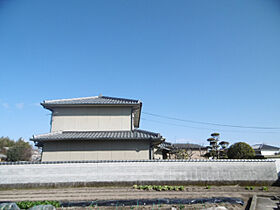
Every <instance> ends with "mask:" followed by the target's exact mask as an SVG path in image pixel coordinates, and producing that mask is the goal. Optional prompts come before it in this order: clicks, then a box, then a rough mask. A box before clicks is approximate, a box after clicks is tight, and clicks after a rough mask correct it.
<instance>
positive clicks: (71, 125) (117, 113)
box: [51, 106, 134, 132]
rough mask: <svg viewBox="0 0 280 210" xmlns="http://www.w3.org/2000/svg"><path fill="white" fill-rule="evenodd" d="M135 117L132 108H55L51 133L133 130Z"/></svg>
mask: <svg viewBox="0 0 280 210" xmlns="http://www.w3.org/2000/svg"><path fill="white" fill-rule="evenodd" d="M133 115H134V114H133V110H132V107H116V106H112V107H102V106H101V107H98V106H95V107H94V106H93V107H55V108H53V109H52V117H51V132H57V131H112V130H115V131H122V130H132V129H133V124H134V123H133Z"/></svg>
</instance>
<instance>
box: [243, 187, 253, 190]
mask: <svg viewBox="0 0 280 210" xmlns="http://www.w3.org/2000/svg"><path fill="white" fill-rule="evenodd" d="M245 189H246V190H254V189H255V187H254V186H246V187H245Z"/></svg>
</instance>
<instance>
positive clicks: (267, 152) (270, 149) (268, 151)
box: [252, 144, 280, 156]
mask: <svg viewBox="0 0 280 210" xmlns="http://www.w3.org/2000/svg"><path fill="white" fill-rule="evenodd" d="M252 148H253V149H254V150H255V153H256V155H263V156H272V155H277V154H280V148H279V147H275V146H271V145H267V144H255V145H253V146H252Z"/></svg>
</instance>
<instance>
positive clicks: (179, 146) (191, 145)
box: [173, 143, 206, 149]
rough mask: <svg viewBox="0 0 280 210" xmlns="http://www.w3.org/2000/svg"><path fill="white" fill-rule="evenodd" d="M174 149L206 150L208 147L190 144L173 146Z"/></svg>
mask: <svg viewBox="0 0 280 210" xmlns="http://www.w3.org/2000/svg"><path fill="white" fill-rule="evenodd" d="M173 147H175V148H178V149H206V147H204V146H201V145H199V144H190V143H186V144H183V143H181V144H173Z"/></svg>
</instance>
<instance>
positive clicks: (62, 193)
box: [0, 186, 280, 209]
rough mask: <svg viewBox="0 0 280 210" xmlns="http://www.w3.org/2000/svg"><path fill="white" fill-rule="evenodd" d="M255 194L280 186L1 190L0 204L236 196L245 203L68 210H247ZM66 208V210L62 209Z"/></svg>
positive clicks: (274, 191)
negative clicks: (173, 189) (27, 201)
mask: <svg viewBox="0 0 280 210" xmlns="http://www.w3.org/2000/svg"><path fill="white" fill-rule="evenodd" d="M253 195H267V196H279V195H280V187H268V191H263V190H261V187H257V186H256V187H254V189H252V190H247V189H246V187H244V186H211V188H210V189H206V187H205V186H185V190H184V191H160V192H159V191H154V190H151V191H144V190H137V189H133V188H132V187H81V188H49V189H47V188H41V189H14V190H1V191H0V201H2V202H3V201H24V200H29V201H38V200H57V201H64V202H65V201H94V200H114V199H117V200H124V199H153V198H154V199H159V198H211V197H235V198H240V199H242V200H243V201H244V203H245V204H244V205H243V206H241V205H240V204H228V203H224V204H193V205H180V204H179V205H159V204H154V205H152V206H126V207H124V206H118V207H116V206H114V207H97V206H92V207H87V208H85V207H69V208H67V209H171V208H172V206H173V207H174V209H183V207H184V209H207V208H212V207H218V206H224V207H226V208H227V209H245V208H246V206H248V205H247V204H248V201H249V199H250V198H251V197H252V196H253ZM63 209H65V208H63Z"/></svg>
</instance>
